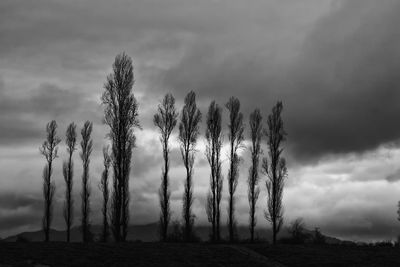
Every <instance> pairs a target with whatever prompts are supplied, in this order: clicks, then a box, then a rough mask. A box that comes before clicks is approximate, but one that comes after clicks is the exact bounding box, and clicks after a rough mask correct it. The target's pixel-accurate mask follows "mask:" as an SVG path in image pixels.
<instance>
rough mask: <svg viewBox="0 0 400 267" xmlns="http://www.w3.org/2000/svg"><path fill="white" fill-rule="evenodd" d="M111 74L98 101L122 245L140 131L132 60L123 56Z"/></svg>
mask: <svg viewBox="0 0 400 267" xmlns="http://www.w3.org/2000/svg"><path fill="white" fill-rule="evenodd" d="M112 68H113V71H112V73H111V74H109V75H108V76H107V81H106V83H105V84H104V92H103V95H102V97H101V100H102V103H103V106H104V123H105V124H106V125H107V126H109V128H110V132H109V133H108V137H109V138H110V140H111V143H112V148H111V149H112V166H113V174H114V177H113V184H112V186H113V191H112V197H111V226H112V227H111V228H112V233H113V236H114V239H115V241H116V242H120V241H125V240H126V236H127V234H128V225H129V200H130V196H129V174H130V170H131V160H132V149H133V148H134V147H135V141H136V136H135V134H134V129H135V128H140V125H139V120H138V116H139V114H138V103H137V101H136V98H135V96H134V94H133V92H132V87H133V84H134V78H133V65H132V59H131V58H130V57H129V56H128V55H126V54H125V53H122V54H119V55H117V56H116V57H115V61H114V64H113V67H112Z"/></svg>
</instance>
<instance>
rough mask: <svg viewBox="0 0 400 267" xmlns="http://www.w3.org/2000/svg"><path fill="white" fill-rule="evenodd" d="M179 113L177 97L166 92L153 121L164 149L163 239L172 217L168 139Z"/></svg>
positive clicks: (161, 190) (161, 223)
mask: <svg viewBox="0 0 400 267" xmlns="http://www.w3.org/2000/svg"><path fill="white" fill-rule="evenodd" d="M177 117H178V113H177V112H176V109H175V98H174V97H173V96H172V95H171V94H166V95H165V97H164V99H163V101H162V103H161V104H160V105H158V113H157V114H155V115H154V119H153V122H154V124H155V125H156V126H157V127H158V128H159V130H160V134H161V137H160V141H161V145H162V149H163V158H164V167H163V169H162V177H161V187H160V190H159V192H158V193H159V196H160V206H161V213H160V236H161V240H162V241H166V240H167V234H168V224H169V221H170V219H171V211H170V204H169V199H170V196H171V191H170V189H169V180H168V171H169V148H168V140H169V137H170V136H171V133H172V130H173V129H174V128H175V126H176V123H177Z"/></svg>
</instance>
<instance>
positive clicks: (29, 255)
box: [0, 242, 400, 267]
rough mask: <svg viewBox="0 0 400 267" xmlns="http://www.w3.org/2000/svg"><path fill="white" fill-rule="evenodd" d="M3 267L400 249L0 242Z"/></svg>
mask: <svg viewBox="0 0 400 267" xmlns="http://www.w3.org/2000/svg"><path fill="white" fill-rule="evenodd" d="M0 266H146V267H152V266H254V267H257V266H264V267H268V266H400V248H398V247H396V248H393V247H367V246H362V247H361V246H360V247H359V246H343V245H342V246H340V245H325V246H316V245H277V246H276V247H272V246H269V245H266V244H236V245H229V244H219V245H213V244H207V243H193V244H184V243H166V244H163V243H131V242H128V243H123V244H111V243H110V244H101V243H90V244H83V243H70V244H67V243H64V242H51V243H42V242H28V243H18V242H17V243H14V242H4V243H0Z"/></svg>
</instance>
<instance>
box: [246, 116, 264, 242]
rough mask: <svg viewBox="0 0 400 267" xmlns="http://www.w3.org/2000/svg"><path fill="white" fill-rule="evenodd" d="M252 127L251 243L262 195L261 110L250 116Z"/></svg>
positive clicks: (249, 188) (249, 189)
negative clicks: (260, 184) (260, 179)
mask: <svg viewBox="0 0 400 267" xmlns="http://www.w3.org/2000/svg"><path fill="white" fill-rule="evenodd" d="M249 126H250V137H251V146H250V153H251V166H250V168H249V177H248V179H247V184H248V200H249V206H250V211H249V230H250V241H251V242H253V241H254V228H255V227H256V224H257V218H256V215H255V213H256V203H257V200H258V196H259V194H260V187H259V186H258V181H259V165H260V154H261V153H262V150H261V139H262V116H261V113H260V110H259V109H256V110H254V111H253V112H252V113H251V114H250V118H249Z"/></svg>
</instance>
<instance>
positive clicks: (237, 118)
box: [226, 97, 244, 242]
mask: <svg viewBox="0 0 400 267" xmlns="http://www.w3.org/2000/svg"><path fill="white" fill-rule="evenodd" d="M226 108H227V109H228V110H229V125H228V128H229V134H228V138H229V143H230V148H231V149H230V155H229V161H230V167H229V171H228V190H229V207H228V230H229V241H231V242H232V241H234V240H235V239H236V237H237V230H236V219H235V197H234V194H235V191H236V187H237V184H238V178H239V163H240V157H239V155H238V153H237V151H238V149H239V148H241V146H242V142H243V140H244V136H243V131H244V125H243V114H242V113H241V112H240V101H239V99H237V98H235V97H231V98H230V99H229V101H228V103H226Z"/></svg>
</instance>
